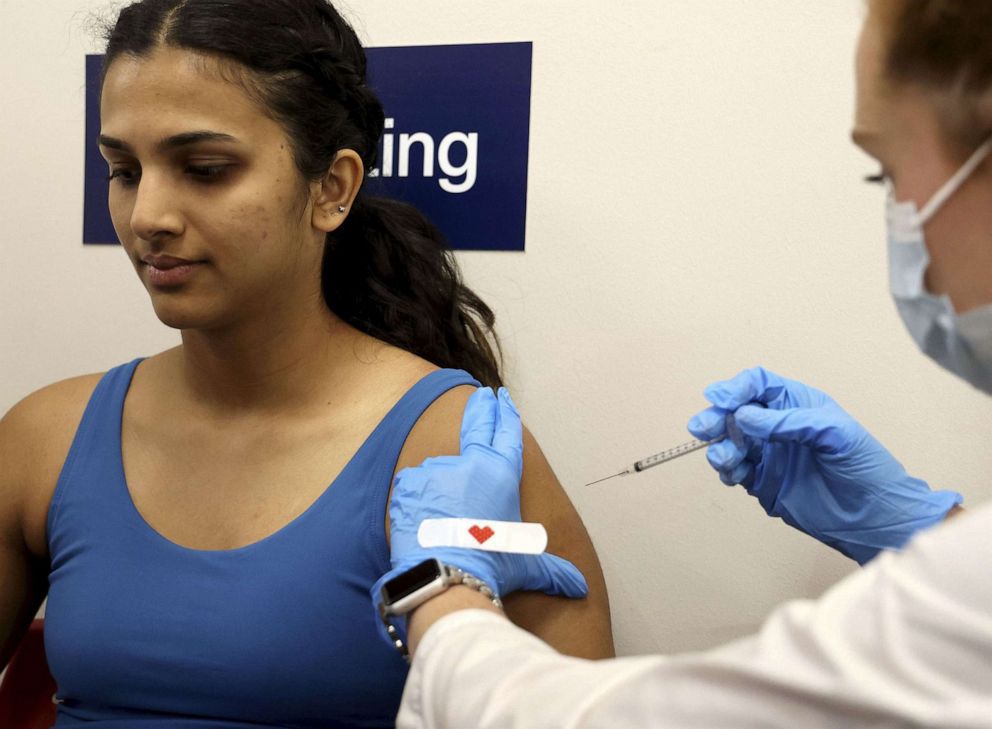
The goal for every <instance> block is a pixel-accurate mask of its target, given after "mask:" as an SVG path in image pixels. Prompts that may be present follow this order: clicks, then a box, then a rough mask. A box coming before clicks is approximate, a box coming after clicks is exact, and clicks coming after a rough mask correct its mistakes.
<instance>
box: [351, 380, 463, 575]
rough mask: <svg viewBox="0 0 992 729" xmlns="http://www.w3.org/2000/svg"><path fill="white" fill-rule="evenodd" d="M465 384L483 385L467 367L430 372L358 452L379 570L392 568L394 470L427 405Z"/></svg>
mask: <svg viewBox="0 0 992 729" xmlns="http://www.w3.org/2000/svg"><path fill="white" fill-rule="evenodd" d="M463 385H470V386H472V387H479V386H480V385H479V382H478V380H476V379H475V378H474V377H472V375H470V374H469V373H468V372H465V371H464V370H454V369H441V370H435V371H434V372H431V373H430V374H428V375H426V376H425V377H423V378H422V379H421V380H420V381H419V382H417V384H415V385H414V386H413V387H411V388H410V389H409V390H407V392H406V394H404V395H403V397H401V398H400V400H399V401H398V402H397V403H396V404H395V405H394V406H393V408H392V409H391V410H390V411H389V413H388V414H387V415H386V417H385V418H383V419H382V421H381V422H380V423H379V425H378V426H377V427H376V429H375V430H374V431H372V434H371V435H370V436H369V438H368V440H367V441H366V442H365V445H364V446H362V448H361V450H360V452H359V453H358V454H356V458H355V460H354V461H353V464H352V465H353V466H354V467H355V468H356V469H357V470H361V471H362V472H363V473H364V476H365V478H364V479H363V480H364V481H365V483H366V484H367V488H366V489H362V490H361V491H363V492H364V500H365V504H366V508H365V509H363V511H364V514H365V518H366V519H367V522H366V525H365V526H366V528H365V533H366V534H367V535H368V542H367V546H368V547H369V549H370V550H371V553H372V555H373V556H374V559H375V561H376V564H377V568H378V569H381V568H382V566H383V565H384V566H385V567H386V569H388V567H389V547H388V545H387V543H386V539H385V532H384V530H383V527H384V520H385V515H386V501H387V499H388V497H389V491H390V486H391V485H392V482H393V472H394V471H395V470H396V464H397V462H398V461H399V457H400V452H401V451H402V450H403V445H404V444H405V443H406V439H407V437H408V436H409V435H410V431H411V430H413V426H414V425H416V424H417V421H418V420H420V417H421V416H422V415H423V414H424V412H425V411H426V410H427V408H429V407H430V406H431V405H432V404H433V403H434V401H435V400H437V399H438V398H439V397H441V395H443V394H444V393H446V392H448V390H451V389H454V388H456V387H460V386H463ZM383 484H385V485H386V487H385V488H383V487H382V485H383Z"/></svg>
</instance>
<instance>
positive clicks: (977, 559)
mask: <svg viewBox="0 0 992 729" xmlns="http://www.w3.org/2000/svg"><path fill="white" fill-rule="evenodd" d="M657 609H658V610H664V609H665V608H664V605H661V606H658V607H657ZM397 726H398V727H399V728H400V729H427V728H428V727H429V728H430V729H490V728H492V729H496V728H497V727H498V728H499V729H517V728H520V729H523V728H526V729H543V728H544V727H549V728H550V727H554V728H555V729H559V728H577V727H582V728H586V727H603V728H604V729H606V728H608V729H624V728H626V727H659V728H661V727H665V728H667V727H672V728H674V727H678V728H679V729H700V728H702V727H707V728H709V727H713V728H716V727H720V728H721V729H724V728H728V727H789V728H790V729H819V728H820V727H822V728H824V729H826V728H828V727H829V729H838V728H849V727H872V729H882V728H883V727H885V728H888V727H906V726H924V727H941V729H952V728H956V727H992V504H990V505H987V506H984V507H982V508H980V509H977V510H975V511H973V512H968V513H965V514H962V515H960V516H958V517H955V518H954V519H952V520H951V521H949V522H946V523H945V524H942V525H940V526H939V527H937V528H935V529H932V530H930V531H929V532H927V533H925V534H922V535H920V536H919V537H918V538H917V539H915V540H914V541H913V543H912V544H911V545H910V547H909V548H908V549H907V550H906V551H905V552H903V553H901V554H885V555H882V556H880V557H878V558H877V559H875V560H873V561H872V562H871V563H870V564H869V565H868V566H867V567H865V568H864V569H862V570H859V571H858V572H857V573H856V574H853V575H851V576H850V577H848V578H847V579H845V580H843V581H841V582H840V583H839V584H837V585H836V586H835V587H833V588H832V589H831V590H829V591H828V592H827V593H826V594H825V595H823V596H822V597H821V598H820V599H819V600H801V601H795V602H791V603H787V604H786V605H784V606H782V607H781V608H779V609H778V610H777V611H775V612H774V613H773V614H772V615H771V617H770V618H769V619H768V621H767V622H766V623H765V624H764V626H763V628H762V629H761V631H760V632H759V633H758V634H757V635H755V636H751V637H748V638H744V639H742V640H739V641H736V642H734V643H731V644H729V645H727V646H725V647H723V648H719V649H717V650H714V651H710V652H707V653H698V654H688V655H683V656H677V657H668V656H641V657H631V658H620V659H616V660H609V661H585V660H580V659H575V658H567V657H565V656H562V655H560V654H558V653H556V652H555V651H554V650H552V649H551V648H550V647H548V646H547V645H546V644H544V643H542V642H541V641H540V640H538V639H537V638H535V637H534V636H532V635H530V634H528V633H526V632H524V631H523V630H520V629H519V628H517V627H515V626H513V625H512V624H511V623H510V622H509V621H507V620H506V619H505V618H503V617H501V616H499V615H495V614H493V613H488V612H485V611H482V610H465V611H461V612H458V613H454V614H452V615H449V616H446V617H445V618H443V619H442V620H439V621H438V622H437V623H436V624H435V625H433V626H432V627H431V628H430V630H429V631H427V633H426V635H425V636H424V638H423V640H422V642H421V644H420V646H419V648H418V651H417V655H416V657H415V660H414V662H413V667H412V669H411V672H410V677H409V679H408V680H407V684H406V689H405V691H404V694H403V703H402V706H401V708H400V713H399V717H398V719H397Z"/></svg>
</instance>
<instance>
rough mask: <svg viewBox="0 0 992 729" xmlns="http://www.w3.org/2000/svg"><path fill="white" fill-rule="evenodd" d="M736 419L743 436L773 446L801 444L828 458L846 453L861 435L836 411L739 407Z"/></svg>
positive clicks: (840, 412) (855, 425)
mask: <svg viewBox="0 0 992 729" xmlns="http://www.w3.org/2000/svg"><path fill="white" fill-rule="evenodd" d="M736 417H737V424H738V425H739V426H740V428H741V430H742V431H743V432H744V433H745V434H746V435H749V436H751V437H754V438H761V439H764V440H769V441H772V442H774V443H800V444H802V445H805V446H807V447H809V448H812V449H813V450H816V451H818V452H821V453H828V454H836V453H839V452H842V451H845V450H847V449H849V448H850V447H851V445H852V444H853V442H854V440H855V439H856V432H855V431H859V432H860V433H863V432H864V431H863V429H861V428H860V426H858V425H857V424H856V423H855V422H854V421H852V420H851V419H850V417H849V416H847V415H845V414H844V413H843V411H841V410H839V409H836V410H832V411H831V410H826V409H823V408H788V409H786V410H766V409H764V408H758V407H742V408H740V409H739V410H738V411H737V413H736Z"/></svg>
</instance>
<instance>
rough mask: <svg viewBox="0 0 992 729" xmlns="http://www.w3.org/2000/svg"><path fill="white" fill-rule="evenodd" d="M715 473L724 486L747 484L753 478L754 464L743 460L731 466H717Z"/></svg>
mask: <svg viewBox="0 0 992 729" xmlns="http://www.w3.org/2000/svg"><path fill="white" fill-rule="evenodd" d="M716 473H717V475H718V476H719V477H720V482H721V483H722V484H723V485H724V486H738V485H741V484H743V485H747V484H749V483H751V481H753V480H754V464H753V463H751V462H750V461H744V462H742V463H738V464H737V465H736V466H733V467H732V468H718V469H717V470H716Z"/></svg>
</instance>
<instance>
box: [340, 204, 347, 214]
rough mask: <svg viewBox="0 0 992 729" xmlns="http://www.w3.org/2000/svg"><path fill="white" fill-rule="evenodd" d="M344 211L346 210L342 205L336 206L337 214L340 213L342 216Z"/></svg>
mask: <svg viewBox="0 0 992 729" xmlns="http://www.w3.org/2000/svg"><path fill="white" fill-rule="evenodd" d="M345 210H346V208H345V206H344V205H338V212H339V213H342V214H344V211H345Z"/></svg>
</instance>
